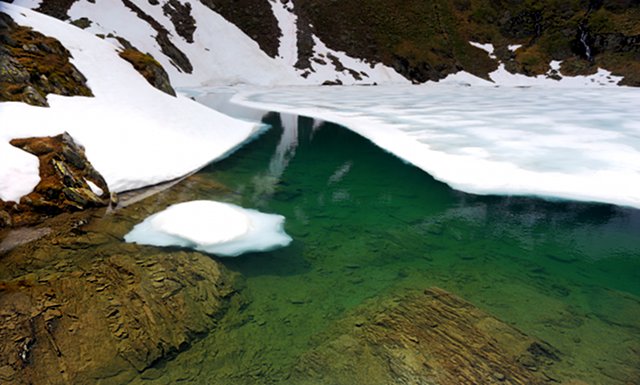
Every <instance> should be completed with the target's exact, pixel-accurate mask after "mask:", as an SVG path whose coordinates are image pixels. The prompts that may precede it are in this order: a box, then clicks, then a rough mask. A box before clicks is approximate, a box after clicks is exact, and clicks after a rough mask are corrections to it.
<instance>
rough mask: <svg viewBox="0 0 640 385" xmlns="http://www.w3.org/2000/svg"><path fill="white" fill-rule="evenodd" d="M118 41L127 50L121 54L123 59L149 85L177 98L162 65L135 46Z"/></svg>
mask: <svg viewBox="0 0 640 385" xmlns="http://www.w3.org/2000/svg"><path fill="white" fill-rule="evenodd" d="M118 40H119V41H120V42H121V43H123V46H124V47H125V49H123V50H122V51H121V52H120V53H119V55H120V57H121V58H123V59H124V60H126V61H128V62H129V63H131V65H132V66H133V68H135V69H136V71H138V72H139V73H140V75H142V76H143V77H144V78H145V79H147V82H149V84H151V85H152V86H154V87H155V88H157V89H159V90H160V91H162V92H164V93H166V94H169V95H171V96H176V91H175V90H174V89H173V87H172V86H171V82H170V81H169V75H168V74H167V71H165V70H164V68H163V67H162V65H161V64H160V63H158V61H157V60H156V59H154V58H153V56H151V55H149V54H148V53H142V52H140V51H138V50H137V49H136V48H135V47H134V46H132V45H131V44H130V43H129V42H127V41H126V40H124V39H122V38H118Z"/></svg>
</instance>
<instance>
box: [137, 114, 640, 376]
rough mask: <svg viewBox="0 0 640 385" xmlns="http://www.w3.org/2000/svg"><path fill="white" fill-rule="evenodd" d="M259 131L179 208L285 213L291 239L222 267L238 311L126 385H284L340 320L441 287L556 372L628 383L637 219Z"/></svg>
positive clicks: (278, 130) (347, 142)
mask: <svg viewBox="0 0 640 385" xmlns="http://www.w3.org/2000/svg"><path fill="white" fill-rule="evenodd" d="M265 122H267V123H269V124H271V125H272V126H273V129H271V130H269V131H268V132H266V133H265V134H263V135H262V136H261V137H259V138H258V139H257V140H255V141H254V142H252V143H250V144H248V145H247V146H245V147H243V148H242V149H241V150H239V151H238V152H237V153H235V154H233V155H232V156H231V157H229V158H227V159H226V160H224V161H222V162H219V163H216V164H213V165H211V166H209V167H207V168H206V169H204V170H202V171H201V172H200V173H199V174H198V175H197V176H196V178H194V180H196V181H197V180H201V179H202V178H204V179H207V180H212V181H215V182H216V183H222V184H223V185H225V186H227V187H228V189H229V190H228V191H227V192H220V191H216V192H207V191H206V190H205V191H203V189H198V188H194V189H193V193H192V194H191V195H189V196H182V197H181V199H183V200H190V199H216V200H224V201H229V202H232V203H236V204H239V205H242V206H244V207H247V208H255V209H259V210H261V211H264V212H272V213H278V214H282V215H284V216H285V217H286V218H287V222H286V231H287V232H288V233H289V234H290V235H291V236H292V237H293V239H294V241H293V243H292V244H291V245H290V246H289V247H287V248H284V249H280V250H276V251H273V252H268V253H255V254H247V255H244V256H240V257H237V258H225V259H220V261H221V262H222V263H223V264H224V265H226V266H227V267H228V268H230V269H231V270H234V271H238V272H240V273H241V274H242V275H243V276H244V277H245V285H246V286H245V288H244V290H243V293H244V295H245V296H246V297H247V298H248V302H247V304H246V305H245V306H242V307H241V308H238V309H234V310H232V311H230V313H229V314H228V315H227V316H226V317H225V318H224V319H223V320H222V321H221V322H220V325H219V328H218V329H217V331H216V332H214V333H212V334H211V335H209V336H207V337H205V338H204V339H203V340H201V341H199V342H198V343H196V344H194V346H193V347H191V349H189V350H188V351H186V352H184V353H182V354H180V355H178V356H177V357H176V358H175V359H174V360H172V361H169V362H167V363H163V364H162V365H161V366H159V367H158V368H155V369H153V371H152V372H153V375H149V373H146V374H145V373H143V375H142V376H141V377H140V378H138V379H137V380H136V381H134V382H140V383H163V384H164V383H167V384H168V383H175V382H178V381H181V382H183V383H215V384H275V383H287V380H286V379H287V376H288V371H289V370H290V366H291V365H293V364H294V362H295V360H296V359H297V357H298V356H299V355H300V354H301V353H302V352H304V351H306V350H308V349H309V348H311V347H313V342H312V337H313V336H314V335H317V334H318V333H320V332H322V331H323V330H325V329H326V328H328V327H330V325H332V324H333V322H335V321H336V320H338V319H339V318H340V317H341V316H343V315H344V314H345V312H347V311H349V310H350V309H353V308H354V307H356V306H358V305H360V304H361V303H362V302H363V301H364V300H366V299H368V298H373V297H379V296H384V295H390V294H391V293H393V292H394V291H395V290H399V289H404V288H427V287H431V286H439V287H441V288H443V289H445V290H448V291H451V292H453V293H455V294H457V295H459V296H461V297H463V298H465V299H466V300H468V301H470V302H472V303H473V304H475V305H476V306H478V307H480V308H481V309H483V310H485V311H487V312H489V313H491V314H493V315H495V316H496V317H498V318H500V319H501V320H503V321H505V322H507V323H509V324H512V325H514V326H515V327H517V328H518V329H520V330H522V331H523V332H525V333H527V334H529V335H532V336H535V337H537V338H540V339H542V340H545V341H547V342H549V343H550V344H552V345H553V346H555V347H556V348H558V349H559V350H560V351H561V352H562V361H561V362H560V363H559V364H557V370H558V372H559V373H562V374H566V375H568V376H570V377H573V378H579V379H582V380H588V381H589V383H596V384H623V383H637V382H634V381H637V379H638V378H640V374H639V373H640V369H639V368H640V210H634V209H628V208H621V207H616V206H610V205H602V204H586V203H577V202H559V201H557V202H551V201H545V200H541V199H535V198H524V197H497V196H476V195H470V194H465V193H461V192H458V191H454V190H452V189H450V188H449V187H448V186H447V185H445V184H443V183H440V182H438V181H436V180H434V179H433V178H432V177H431V176H429V175H428V174H426V173H424V172H423V171H421V170H419V169H417V168H415V167H413V166H411V165H407V164H405V163H403V162H402V161H401V160H399V159H397V158H396V157H394V156H392V155H390V154H388V153H385V152H384V151H383V150H381V149H379V148H377V147H375V146H374V145H373V144H371V143H370V142H368V141H367V140H366V139H363V138H362V137H360V136H358V135H356V134H354V133H352V132H351V131H349V130H347V129H345V128H342V127H339V126H336V125H332V124H327V123H319V122H314V121H313V120H311V119H306V118H297V117H291V116H283V117H282V118H281V116H280V115H277V114H270V115H268V116H267V117H266V118H265ZM282 122H284V123H285V124H284V128H283V124H282ZM296 126H297V128H296ZM185 183H189V180H187V181H186V182H185ZM191 183H197V182H191Z"/></svg>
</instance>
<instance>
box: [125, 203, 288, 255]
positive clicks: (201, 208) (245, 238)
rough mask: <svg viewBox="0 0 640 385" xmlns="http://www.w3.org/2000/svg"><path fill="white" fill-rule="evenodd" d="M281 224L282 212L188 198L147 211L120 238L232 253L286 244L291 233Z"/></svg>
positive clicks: (224, 253)
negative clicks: (156, 209)
mask: <svg viewBox="0 0 640 385" xmlns="http://www.w3.org/2000/svg"><path fill="white" fill-rule="evenodd" d="M283 225H284V217H283V216H282V215H275V214H264V213H261V212H259V211H256V210H250V209H244V208H242V207H239V206H236V205H232V204H229V203H221V202H215V201H205V200H202V201H191V202H185V203H179V204H176V205H173V206H171V207H169V208H167V209H166V210H164V211H161V212H159V213H156V214H153V215H151V216H150V217H148V218H147V219H145V220H144V221H143V222H142V223H139V224H137V225H136V226H135V227H134V228H133V230H131V232H129V233H128V234H127V235H125V237H124V240H125V241H127V242H131V243H139V244H144V245H154V246H180V247H188V248H192V249H195V250H198V251H203V252H205V253H211V254H216V255H220V256H227V257H235V256H238V255H240V254H243V253H247V252H252V251H269V250H273V249H277V248H279V247H284V246H287V245H288V244H289V243H290V242H291V237H290V236H289V235H287V234H286V233H285V232H284V229H283Z"/></svg>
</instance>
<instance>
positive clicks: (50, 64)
mask: <svg viewBox="0 0 640 385" xmlns="http://www.w3.org/2000/svg"><path fill="white" fill-rule="evenodd" d="M0 20H2V22H3V25H5V27H4V28H0V40H1V41H2V42H3V43H4V44H3V45H2V46H1V47H0V101H21V102H25V103H29V104H32V105H37V106H46V105H47V101H46V95H47V94H50V93H54V94H59V95H65V96H75V95H82V96H92V94H91V90H90V89H89V88H88V87H87V85H86V79H85V77H84V76H83V75H82V74H81V73H80V72H79V71H78V69H77V68H75V67H74V66H73V65H72V64H71V63H70V62H69V58H70V57H71V55H70V53H69V51H67V50H66V49H65V48H64V47H63V46H62V44H60V42H59V41H57V40H55V39H53V38H51V37H47V36H44V35H42V34H41V33H38V32H35V31H32V30H31V29H30V28H27V27H22V26H19V25H17V24H16V23H15V22H14V21H13V20H12V19H11V18H10V17H9V16H8V15H7V14H5V13H2V12H0Z"/></svg>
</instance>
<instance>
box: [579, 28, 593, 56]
mask: <svg viewBox="0 0 640 385" xmlns="http://www.w3.org/2000/svg"><path fill="white" fill-rule="evenodd" d="M588 36H589V34H588V33H587V30H586V29H585V28H584V27H582V26H581V27H580V42H581V43H582V45H583V46H584V53H585V55H586V56H587V60H589V61H590V62H593V56H592V55H591V47H589V43H587V37H588Z"/></svg>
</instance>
